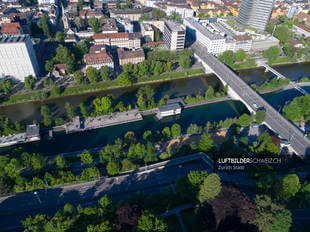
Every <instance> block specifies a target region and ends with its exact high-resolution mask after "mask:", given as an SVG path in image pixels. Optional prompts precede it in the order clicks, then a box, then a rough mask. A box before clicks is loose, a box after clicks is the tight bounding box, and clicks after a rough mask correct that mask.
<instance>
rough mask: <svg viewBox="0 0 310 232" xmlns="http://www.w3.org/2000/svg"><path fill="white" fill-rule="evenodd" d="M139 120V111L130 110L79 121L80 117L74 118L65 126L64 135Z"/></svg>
mask: <svg viewBox="0 0 310 232" xmlns="http://www.w3.org/2000/svg"><path fill="white" fill-rule="evenodd" d="M141 120H143V117H142V115H141V113H140V111H138V110H130V111H125V112H115V113H112V114H108V115H102V116H96V117H91V118H86V119H82V120H80V117H75V118H74V119H73V120H72V121H71V122H68V123H66V124H65V129H66V133H67V134H70V133H75V132H80V131H86V130H93V129H98V128H103V127H108V126H115V125H119V124H124V123H129V122H136V121H141Z"/></svg>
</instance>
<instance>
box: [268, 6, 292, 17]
mask: <svg viewBox="0 0 310 232" xmlns="http://www.w3.org/2000/svg"><path fill="white" fill-rule="evenodd" d="M287 14H288V8H286V7H277V8H274V9H273V10H272V13H271V18H272V19H277V18H279V16H282V15H283V16H286V15H287Z"/></svg>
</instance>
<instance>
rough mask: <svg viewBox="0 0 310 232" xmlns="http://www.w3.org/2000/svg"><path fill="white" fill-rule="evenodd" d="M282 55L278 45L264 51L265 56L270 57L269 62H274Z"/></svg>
mask: <svg viewBox="0 0 310 232" xmlns="http://www.w3.org/2000/svg"><path fill="white" fill-rule="evenodd" d="M279 55H280V49H279V48H278V46H272V47H270V48H268V49H267V50H266V51H264V53H263V56H264V57H266V58H267V59H268V62H269V63H272V62H274V61H275V60H276V59H277V58H278V57H279Z"/></svg>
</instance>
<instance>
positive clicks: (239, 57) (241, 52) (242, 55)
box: [235, 48, 246, 62]
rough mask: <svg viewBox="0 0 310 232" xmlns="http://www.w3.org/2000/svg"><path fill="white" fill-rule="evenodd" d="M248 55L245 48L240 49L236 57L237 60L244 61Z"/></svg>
mask: <svg viewBox="0 0 310 232" xmlns="http://www.w3.org/2000/svg"><path fill="white" fill-rule="evenodd" d="M245 57H246V53H245V51H244V50H243V49H241V48H240V49H239V50H238V51H236V53H235V58H236V61H239V62H240V61H243V60H244V59H245Z"/></svg>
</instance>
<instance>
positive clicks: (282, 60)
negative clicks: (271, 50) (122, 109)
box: [271, 57, 297, 65]
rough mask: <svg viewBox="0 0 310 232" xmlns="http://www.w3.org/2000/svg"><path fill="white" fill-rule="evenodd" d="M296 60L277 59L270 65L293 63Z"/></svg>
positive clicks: (288, 58)
mask: <svg viewBox="0 0 310 232" xmlns="http://www.w3.org/2000/svg"><path fill="white" fill-rule="evenodd" d="M296 61H297V60H296V58H295V57H280V58H277V59H276V60H275V61H273V62H272V63H271V65H274V64H282V63H295V62H296Z"/></svg>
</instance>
